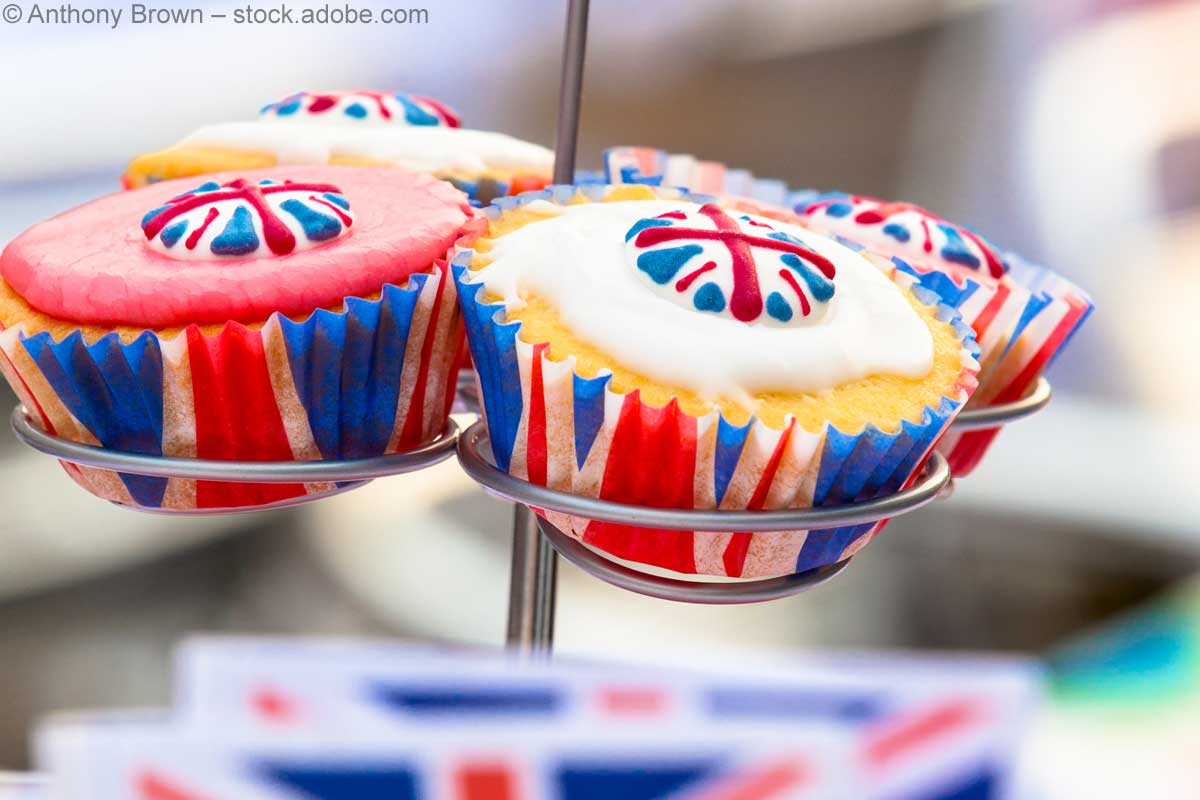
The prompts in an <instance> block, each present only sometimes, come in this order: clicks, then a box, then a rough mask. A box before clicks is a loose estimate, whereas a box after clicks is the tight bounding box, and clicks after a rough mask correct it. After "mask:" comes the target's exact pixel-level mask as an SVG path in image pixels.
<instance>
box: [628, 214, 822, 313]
mask: <svg viewBox="0 0 1200 800" xmlns="http://www.w3.org/2000/svg"><path fill="white" fill-rule="evenodd" d="M625 241H626V243H627V244H626V247H627V249H628V250H629V252H630V260H631V262H632V263H633V266H634V267H635V268H636V269H637V270H638V272H639V273H640V274H641V275H642V276H644V277H645V278H646V279H647V280H649V281H650V282H651V283H652V284H653V285H654V286H655V287H656V288H659V289H660V290H665V294H666V296H667V297H668V298H669V299H671V300H672V301H674V302H676V303H678V304H680V305H683V306H685V307H689V308H694V309H695V310H697V311H702V312H707V313H711V314H717V315H722V316H729V317H732V318H733V319H736V320H738V321H739V322H744V323H747V324H750V323H755V322H760V321H762V322H767V323H769V324H776V325H785V324H787V323H789V322H800V321H803V320H804V318H806V317H809V316H810V315H813V316H819V313H814V312H820V311H822V310H823V309H824V306H825V304H827V303H828V302H829V301H830V300H831V299H832V298H833V295H834V283H833V279H834V277H835V275H836V269H835V268H834V265H833V262H831V261H830V260H829V259H828V258H826V257H825V256H823V255H820V254H819V253H817V252H816V251H814V250H813V249H811V248H810V247H809V246H807V245H806V244H805V243H804V242H803V241H801V240H800V239H797V238H796V237H795V236H792V235H790V234H787V233H784V232H782V231H777V230H775V229H774V228H772V227H771V226H770V225H768V224H766V223H764V222H759V221H757V220H753V219H751V218H750V217H749V216H747V215H744V214H743V215H740V216H738V217H736V218H735V217H733V216H731V215H729V214H727V213H726V212H725V211H724V210H723V209H722V208H721V207H720V206H719V205H717V204H716V203H706V204H704V205H703V206H701V207H700V209H699V211H697V212H690V211H682V210H680V211H668V212H666V213H665V214H660V215H658V216H656V217H651V218H646V219H642V220H639V221H638V222H637V223H635V224H634V225H633V227H631V228H630V229H629V232H628V233H626V234H625Z"/></svg>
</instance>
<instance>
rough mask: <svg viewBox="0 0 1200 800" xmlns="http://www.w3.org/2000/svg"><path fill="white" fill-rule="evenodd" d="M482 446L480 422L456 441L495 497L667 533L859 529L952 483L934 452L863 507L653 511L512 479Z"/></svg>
mask: <svg viewBox="0 0 1200 800" xmlns="http://www.w3.org/2000/svg"><path fill="white" fill-rule="evenodd" d="M485 447H486V449H487V450H489V451H490V443H488V436H487V429H486V428H485V427H484V425H483V423H482V422H476V423H475V424H474V425H472V426H471V427H469V428H467V430H465V431H464V432H463V433H462V434H461V435H460V436H459V437H458V461H459V463H460V464H462V467H463V469H464V470H465V471H466V473H467V475H469V476H470V477H471V478H472V479H473V480H474V481H475V482H476V483H480V484H482V485H483V487H484V488H485V489H487V490H488V491H490V492H491V493H492V494H494V495H498V496H500V497H503V498H505V499H506V500H512V501H513V502H515V503H522V504H524V505H528V506H533V507H534V508H541V509H548V510H550V511H560V512H562V513H564V514H576V515H578V516H581V517H586V518H587V519H596V520H603V521H604V522H617V523H622V524H625V525H637V526H641V527H646V528H666V529H670V530H688V531H690V530H700V531H764V532H765V531H796V530H810V529H813V528H836V527H840V526H842V525H858V524H861V523H864V522H875V521H877V520H881V519H886V518H889V517H895V516H899V515H900V514H906V513H908V512H909V511H914V510H916V509H918V508H920V507H921V506H923V505H925V504H927V503H929V502H931V501H932V500H934V499H935V498H936V497H937V496H938V493H939V492H941V491H942V489H943V488H944V487H945V486H946V485H947V484H948V483H949V482H950V467H949V465H948V464H947V463H946V459H945V457H943V456H942V455H941V454H940V453H936V452H935V453H933V454H932V455H931V456H930V458H929V463H928V464H926V466H925V470H924V472H923V473H922V475H921V477H920V478H919V479H918V480H917V482H916V483H915V484H913V485H912V486H911V487H909V488H907V489H904V490H901V491H899V492H896V493H895V494H891V495H888V496H886V497H881V498H878V499H876V500H868V501H864V502H861V503H847V504H845V505H837V506H825V507H818V508H789V509H781V510H778V511H732V510H722V509H717V510H701V509H674V508H653V507H650V506H635V505H629V504H626V503H615V502H612V501H610V500H599V499H597V498H594V497H584V496H582V495H575V494H570V493H568V492H560V491H558V490H556V489H550V488H547V487H545V486H538V485H536V484H533V483H530V482H528V481H523V480H521V479H520V478H514V477H513V476H511V475H509V474H508V473H507V472H504V471H502V470H500V469H497V468H496V467H495V466H494V465H493V464H492V463H491V461H490V460H488V458H486V457H485V456H484V455H483V449H484V448H485Z"/></svg>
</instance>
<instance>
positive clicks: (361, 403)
mask: <svg viewBox="0 0 1200 800" xmlns="http://www.w3.org/2000/svg"><path fill="white" fill-rule="evenodd" d="M461 344H462V328H461V323H460V319H459V314H458V307H457V300H456V294H455V287H454V282H453V281H452V280H450V279H449V277H448V275H447V271H446V267H445V266H438V267H435V269H434V271H433V272H432V273H430V274H419V275H414V276H412V277H411V278H410V279H409V284H408V286H406V287H404V288H400V287H396V286H391V285H388V286H385V287H384V288H383V290H382V292H381V294H380V297H379V298H378V299H376V300H365V299H358V298H350V299H348V300H346V304H345V308H344V309H343V310H342V311H337V312H335V311H328V310H324V309H319V310H317V311H315V312H313V314H311V315H310V316H309V317H308V318H307V319H305V320H304V321H303V322H296V321H294V320H291V319H289V318H287V317H284V316H281V315H279V314H275V315H272V316H271V317H270V318H269V319H268V320H267V321H266V322H265V323H264V324H262V325H261V326H260V327H255V326H246V325H241V324H237V323H229V324H227V325H225V326H224V328H222V329H220V331H219V332H215V333H213V332H206V331H204V330H202V329H201V328H199V327H197V326H195V325H192V326H190V327H188V328H186V329H184V330H183V331H182V332H181V333H178V334H175V335H172V336H171V337H169V338H163V337H160V336H159V335H158V334H156V333H154V332H152V331H145V332H143V333H142V334H141V335H140V336H138V337H137V338H136V339H134V340H133V341H129V342H126V341H122V340H121V338H120V337H119V336H118V334H116V333H111V334H109V335H107V336H104V337H102V338H100V339H99V340H97V341H95V342H91V343H89V342H87V341H86V340H85V339H84V337H83V335H82V334H81V333H80V332H78V331H76V332H74V333H72V334H70V335H69V336H67V337H65V338H64V339H61V340H57V341H56V340H55V339H54V338H53V337H52V336H51V335H50V334H49V333H47V332H39V333H35V334H32V335H27V334H26V333H25V331H24V330H23V329H22V328H21V327H16V328H9V329H7V330H4V331H3V332H0V350H2V352H3V358H2V359H0V370H3V372H4V375H5V377H6V378H8V380H9V383H10V384H11V385H12V386H13V387H14V388H16V389H17V391H18V394H19V395H20V398H21V401H22V403H24V405H25V407H26V408H29V409H31V410H33V411H34V412H35V413H36V414H38V415H39V416H40V418H41V422H42V425H43V426H44V427H45V428H46V430H47V431H49V432H51V433H54V434H57V435H59V436H64V437H66V438H68V439H71V440H73V441H77V442H83V443H85V444H91V445H99V446H102V447H107V448H111V449H114V450H125V451H129V452H135V453H145V454H148V455H164V456H181V457H196V458H210V459H240V460H250V461H278V460H283V461H288V460H297V461H309V460H317V459H336V458H360V457H367V456H375V455H381V454H383V453H390V452H397V451H403V450H405V449H409V448H411V447H414V446H416V445H418V444H420V443H422V442H425V441H428V440H429V439H432V438H433V437H434V436H436V435H437V434H438V433H440V432H441V430H442V429H443V427H444V426H445V423H446V418H447V416H448V414H449V410H450V404H451V402H452V401H453V383H454V375H453V373H454V371H455V370H454V368H456V367H457V363H458V356H459V351H460V349H461ZM64 466H65V467H66V469H67V472H68V474H70V475H71V477H72V478H74V479H75V480H76V482H78V483H79V484H80V485H81V486H83V487H84V488H85V489H87V490H88V491H90V492H92V493H93V494H96V495H98V496H100V497H103V498H105V499H108V500H112V501H114V502H116V503H120V504H123V505H133V506H141V507H146V508H172V509H193V508H207V509H218V508H238V507H245V506H255V505H264V504H268V503H275V502H282V501H286V500H289V499H291V498H296V497H301V496H303V495H305V494H310V493H313V492H319V491H325V490H328V489H331V488H334V487H333V486H331V485H328V484H248V483H226V482H215V481H193V480H184V479H178V478H169V479H168V478H157V477H149V476H141V475H132V474H126V473H120V474H118V473H115V472H110V471H107V470H100V469H95V468H91V467H82V466H76V465H72V464H64Z"/></svg>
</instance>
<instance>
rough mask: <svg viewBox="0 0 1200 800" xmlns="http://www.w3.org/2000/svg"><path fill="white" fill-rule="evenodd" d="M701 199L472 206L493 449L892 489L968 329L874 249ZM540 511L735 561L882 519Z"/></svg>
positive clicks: (611, 489)
mask: <svg viewBox="0 0 1200 800" xmlns="http://www.w3.org/2000/svg"><path fill="white" fill-rule="evenodd" d="M711 200H712V198H705V197H702V196H694V195H688V194H683V193H680V192H677V191H671V190H651V189H650V188H648V187H609V186H591V185H589V186H579V187H570V186H566V187H553V188H552V189H549V190H545V191H541V192H531V193H528V194H525V195H522V196H520V197H519V198H506V199H503V200H501V201H498V202H497V203H496V204H494V205H493V206H491V207H489V208H487V209H486V210H485V213H486V215H487V218H488V224H487V229H486V230H483V231H481V232H480V233H479V235H478V237H477V238H476V239H474V240H473V241H469V242H466V241H464V243H463V245H464V249H463V250H462V251H461V252H459V253H457V254H456V255H455V256H454V258H453V261H452V265H453V268H454V274H455V279H456V280H457V281H458V285H459V296H460V300H461V303H462V306H463V311H464V318H465V321H466V326H467V338H468V343H469V345H470V347H471V354H472V357H473V360H474V364H475V367H476V370H477V372H478V376H479V383H480V388H481V393H482V396H483V398H484V411H485V416H486V420H487V425H488V430H489V434H490V437H491V441H492V452H493V455H494V457H495V460H496V463H497V465H498V466H499V467H500V468H502V469H505V470H507V471H508V472H510V473H512V474H514V475H516V476H518V477H521V478H523V479H527V480H529V481H532V482H534V483H538V484H543V485H547V486H551V487H553V488H556V489H560V490H564V491H568V492H573V493H577V494H583V495H588V496H593V497H601V498H604V499H608V500H615V501H620V502H626V503H640V504H644V505H650V506H659V507H671V508H683V509H689V508H718V507H719V508H729V509H770V508H801V507H809V506H820V505H828V504H835V503H843V502H850V501H854V500H859V499H864V498H868V497H874V496H878V495H880V494H883V493H887V492H892V491H895V490H896V489H898V488H900V487H901V486H902V485H903V484H904V483H905V482H906V481H908V480H909V479H910V478H911V477H912V476H913V475H914V474H915V472H916V471H917V470H918V468H919V467H920V465H921V464H922V463H923V462H924V460H925V457H926V455H927V454H928V452H929V450H930V449H931V448H932V447H933V444H934V442H935V440H936V439H937V437H938V436H939V435H940V434H941V432H942V431H943V430H944V428H945V427H946V425H948V424H949V422H950V421H951V419H952V418H953V417H954V415H955V413H956V412H957V411H958V409H959V408H961V407H962V405H963V403H965V402H966V399H967V397H968V396H969V395H970V392H971V391H972V389H973V388H974V385H975V380H974V375H975V371H976V369H977V366H978V365H977V363H976V362H975V358H974V355H973V352H974V345H973V343H972V341H971V334H970V330H969V329H967V328H965V327H964V326H962V325H961V324H959V323H958V321H957V316H956V315H955V314H954V312H953V311H951V310H950V309H948V308H946V307H944V306H939V305H938V304H937V301H936V297H935V296H934V295H932V294H931V293H929V292H926V291H924V290H922V289H920V288H919V287H915V288H910V287H906V286H903V285H900V284H897V283H894V282H893V281H891V280H889V279H888V277H887V275H886V274H885V273H884V272H883V271H882V270H881V269H880V268H879V266H878V265H877V264H876V263H875V259H874V258H873V257H872V256H870V255H869V254H866V253H860V252H855V251H854V250H852V249H849V248H847V247H844V246H842V245H840V244H838V243H837V242H835V241H833V240H831V239H828V238H826V237H823V236H819V235H816V234H814V233H812V232H811V231H807V230H805V229H803V228H801V227H799V226H795V225H787V224H783V223H778V222H775V221H773V220H769V219H766V218H763V217H758V216H755V215H751V214H746V213H742V212H740V211H735V210H732V209H729V208H726V207H722V206H721V205H719V204H716V203H713V202H711ZM467 245H469V247H468V246H467ZM547 517H548V518H549V519H550V520H551V521H553V522H554V523H555V524H557V525H558V526H559V527H561V528H562V529H563V530H565V531H567V532H569V533H570V534H572V535H574V536H576V537H578V538H579V539H580V540H582V541H583V542H585V543H586V544H589V545H591V546H593V547H595V548H598V549H600V550H602V551H604V552H607V553H609V554H611V555H614V556H617V557H619V558H624V559H629V560H631V561H635V562H640V563H643V564H649V565H653V566H656V567H661V568H665V569H670V570H674V571H677V572H683V573H706V574H711V575H725V576H734V577H757V576H764V575H780V574H788V573H792V572H796V571H803V570H807V569H812V568H815V567H820V566H823V565H827V564H831V563H834V562H838V561H841V560H844V559H846V558H848V557H849V556H851V555H852V554H853V553H855V552H857V550H858V549H860V548H861V547H862V546H863V545H865V544H866V542H868V541H869V540H870V538H871V537H872V536H873V534H874V533H875V532H876V531H877V530H878V528H879V526H878V525H874V524H866V525H857V526H849V527H843V528H837V529H832V530H823V531H815V530H814V531H791V532H786V533H769V534H762V533H754V532H746V533H736V534H728V533H712V532H704V531H686V532H678V531H664V530H650V529H645V528H633V527H629V526H623V525H613V524H608V523H602V522H596V521H591V520H586V519H580V518H575V517H569V516H564V515H560V514H554V513H548V514H547Z"/></svg>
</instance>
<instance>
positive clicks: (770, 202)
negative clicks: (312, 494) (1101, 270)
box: [604, 147, 1093, 477]
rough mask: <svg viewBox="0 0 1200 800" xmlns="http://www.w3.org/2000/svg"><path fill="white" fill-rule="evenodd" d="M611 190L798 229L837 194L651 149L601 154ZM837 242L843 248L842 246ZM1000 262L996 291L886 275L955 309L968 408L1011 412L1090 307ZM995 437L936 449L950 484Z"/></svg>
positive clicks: (1012, 258)
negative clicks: (975, 352)
mask: <svg viewBox="0 0 1200 800" xmlns="http://www.w3.org/2000/svg"><path fill="white" fill-rule="evenodd" d="M604 164H605V172H606V176H607V178H608V180H609V181H610V182H611V183H633V184H647V185H651V186H662V185H666V186H681V187H687V188H688V189H690V190H693V191H700V192H706V193H709V194H714V195H717V196H719V197H720V198H721V200H722V202H727V203H729V204H730V205H732V206H734V207H737V208H739V209H741V210H745V211H750V212H752V213H757V214H760V215H762V216H767V217H773V218H776V219H781V220H784V221H790V222H793V223H796V224H800V225H805V224H806V222H805V220H804V219H802V218H801V217H799V216H798V213H797V212H803V211H804V210H806V209H808V208H810V207H811V206H813V205H814V204H817V203H828V202H829V201H830V199H831V198H844V197H846V196H845V195H841V194H837V193H834V194H821V193H819V192H817V191H815V190H811V189H801V190H792V189H789V188H788V187H787V186H786V184H784V183H783V182H782V181H778V180H768V179H762V178H756V177H754V176H753V175H752V174H750V173H749V172H747V171H746V170H738V169H731V168H729V167H727V166H725V165H724V164H721V163H719V162H714V161H700V160H697V159H696V158H694V157H692V156H689V155H677V154H670V153H666V152H665V151H662V150H656V149H654V148H649V147H616V148H611V149H609V150H607V151H605V154H604ZM838 238H839V241H842V242H843V243H847V240H846V239H845V238H843V237H838ZM1002 261H1003V264H1004V266H1005V267H1007V272H1006V273H1005V274H1006V276H1007V277H1008V278H1011V280H1005V281H1003V282H1000V283H998V284H996V283H995V282H990V281H979V280H973V279H972V278H971V277H970V276H969V275H963V274H960V275H958V276H957V277H954V276H951V275H949V274H947V273H946V272H942V271H938V270H936V269H932V268H924V267H919V266H914V265H913V264H910V263H908V262H907V261H904V260H897V261H895V262H894V264H893V265H891V266H889V267H887V269H889V271H891V270H893V269H894V270H898V271H900V272H903V273H905V274H907V275H908V276H910V277H911V278H912V279H913V280H912V281H911V282H910V285H912V283H915V284H918V285H921V286H924V287H925V288H927V289H929V290H931V291H933V292H935V293H936V294H937V295H938V296H939V297H940V298H941V300H942V302H943V303H945V304H947V305H949V306H950V307H952V308H954V309H956V310H957V311H958V312H959V314H960V315H961V317H962V319H963V321H964V322H966V323H967V324H968V325H970V326H971V327H972V328H973V329H974V330H975V334H976V338H977V341H978V344H979V346H980V349H981V354H980V363H981V365H982V367H981V370H980V375H979V382H980V385H979V389H978V390H977V391H976V392H975V394H974V396H973V397H972V398H971V403H970V405H971V406H972V407H982V406H989V405H997V404H1002V403H1009V402H1012V401H1014V400H1018V399H1020V398H1021V397H1023V396H1024V395H1025V394H1026V393H1027V392H1029V391H1030V390H1031V389H1032V387H1033V384H1034V382H1035V381H1036V380H1037V379H1038V377H1039V376H1040V375H1042V373H1043V372H1044V371H1045V369H1046V368H1047V367H1048V366H1049V365H1050V364H1051V363H1053V361H1054V359H1055V358H1056V357H1057V356H1058V354H1059V353H1060V352H1062V350H1063V349H1064V348H1065V347H1066V344H1067V343H1068V342H1069V341H1070V340H1071V338H1072V337H1073V336H1074V335H1075V333H1076V332H1077V331H1078V330H1079V328H1080V327H1081V326H1082V325H1083V323H1084V321H1085V320H1086V319H1087V317H1088V316H1089V315H1090V314H1091V312H1092V309H1093V304H1092V300H1091V298H1090V297H1089V296H1088V294H1087V293H1086V292H1084V291H1083V290H1082V289H1081V288H1079V287H1078V286H1076V285H1075V284H1073V283H1071V282H1070V281H1068V280H1067V279H1065V278H1063V277H1062V276H1060V275H1058V274H1056V273H1054V272H1053V271H1051V270H1049V269H1046V268H1045V267H1040V266H1036V265H1033V264H1030V263H1028V262H1027V261H1025V260H1024V259H1022V258H1021V257H1020V256H1018V255H1016V254H1014V253H1011V252H1010V253H1004V254H1003V256H1002ZM997 433H999V428H993V429H990V430H982V431H971V432H968V433H962V434H956V433H954V432H950V433H948V434H947V435H946V436H944V437H943V438H942V439H941V441H940V442H939V443H938V449H939V450H940V451H941V452H942V453H943V454H944V455H945V456H946V458H947V460H948V461H949V462H950V466H951V469H952V470H953V473H954V476H955V477H964V476H966V475H969V474H970V473H971V472H972V471H973V470H974V469H975V467H976V466H977V465H978V464H979V462H980V460H981V459H982V458H983V456H984V454H985V453H986V452H987V449H988V447H990V446H991V443H992V441H993V440H994V439H995V437H996V434H997Z"/></svg>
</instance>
